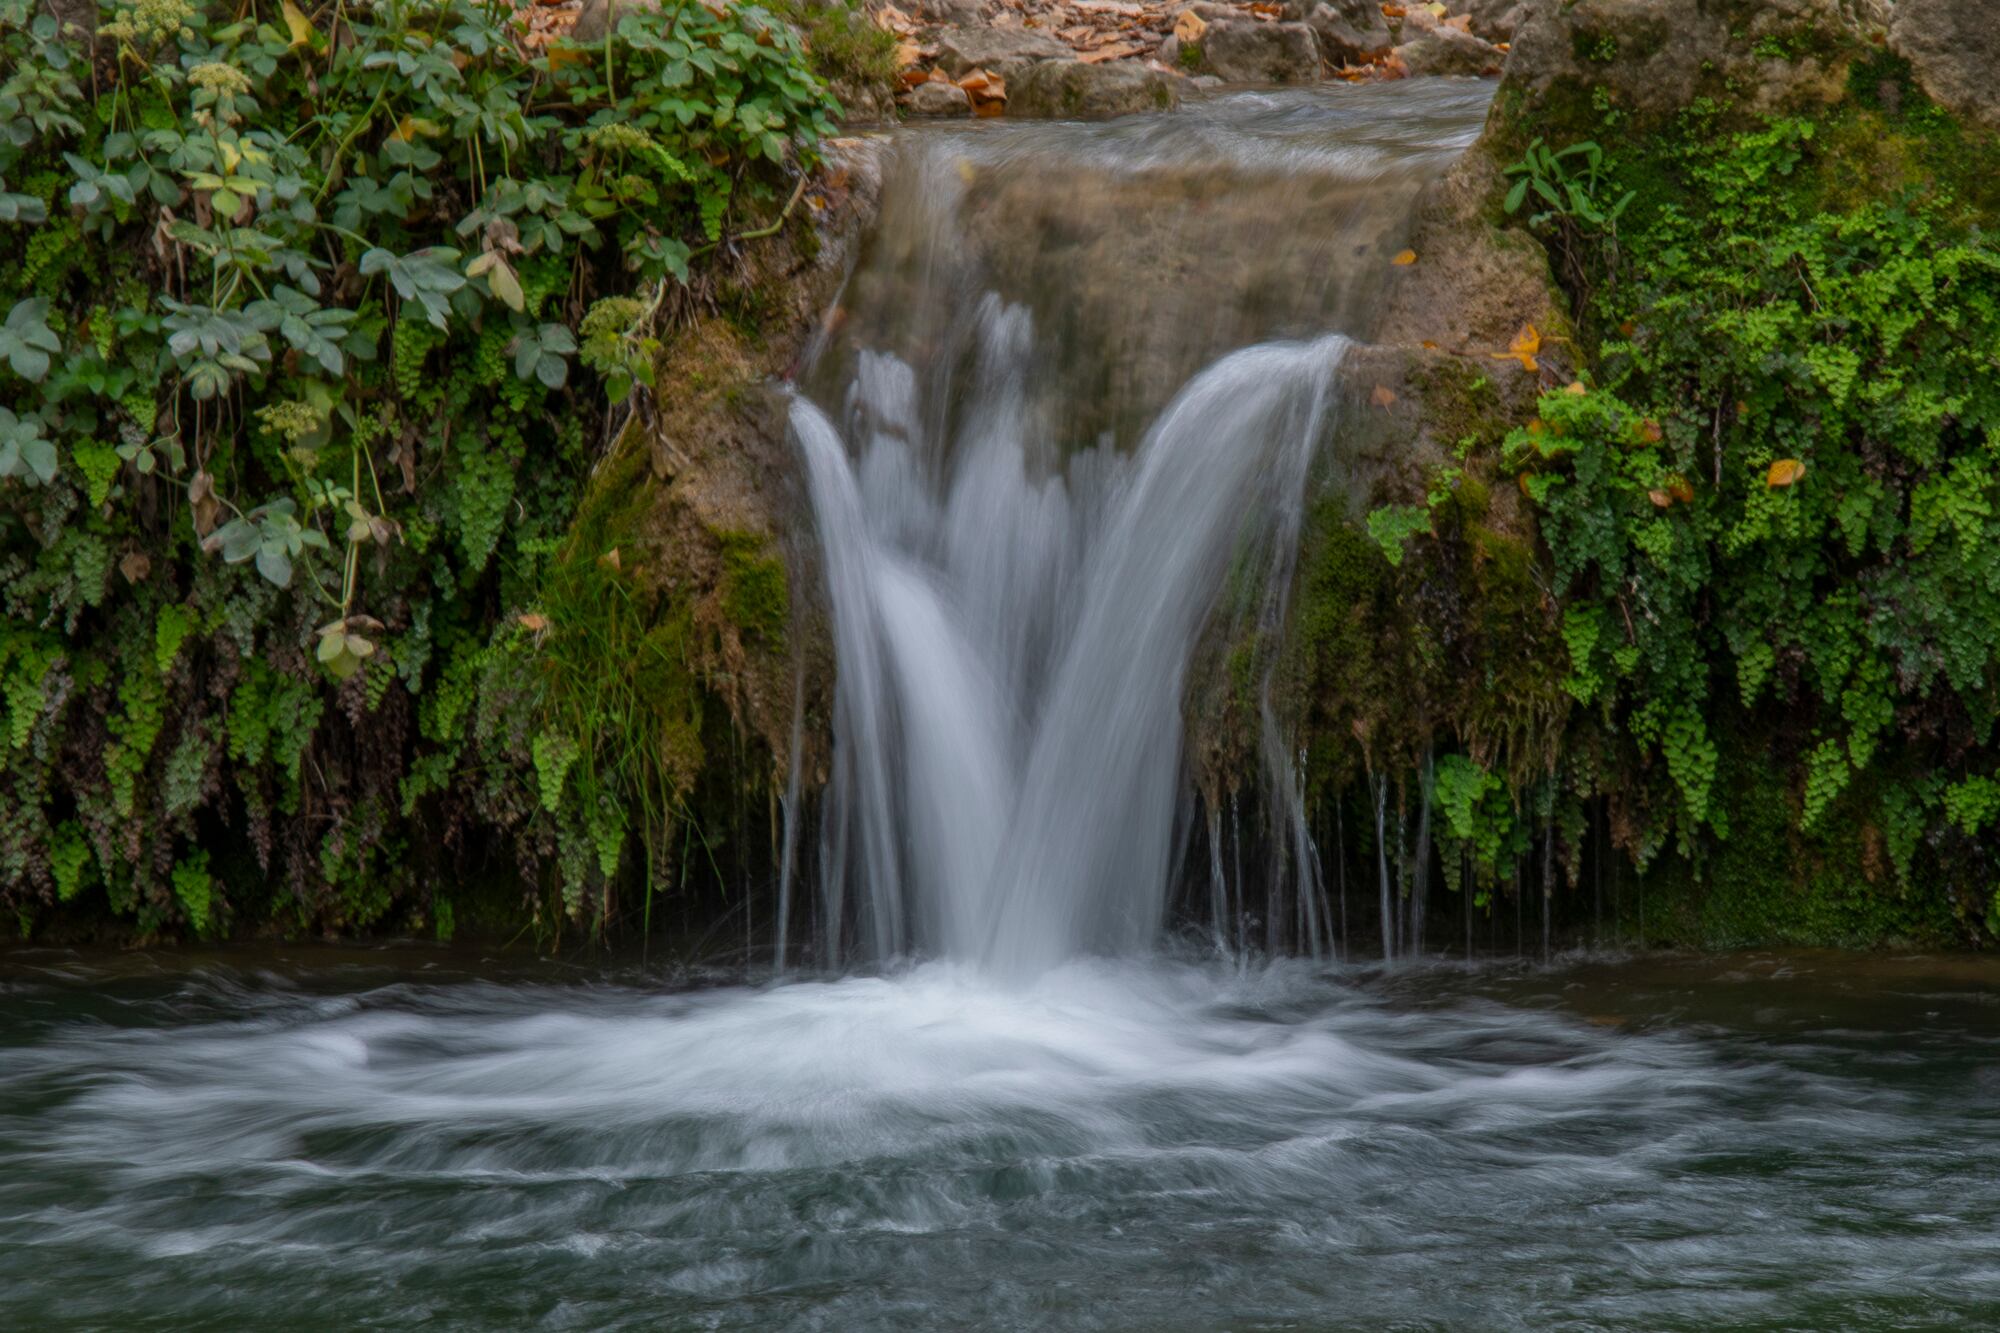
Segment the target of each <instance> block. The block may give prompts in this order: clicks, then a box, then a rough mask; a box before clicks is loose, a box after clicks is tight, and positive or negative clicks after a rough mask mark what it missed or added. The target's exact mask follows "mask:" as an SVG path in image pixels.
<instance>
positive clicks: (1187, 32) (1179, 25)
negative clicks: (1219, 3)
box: [1174, 9, 1208, 46]
mask: <svg viewBox="0 0 2000 1333" xmlns="http://www.w3.org/2000/svg"><path fill="white" fill-rule="evenodd" d="M1207 31H1208V20H1207V19H1205V18H1203V17H1202V16H1201V15H1199V14H1197V13H1195V12H1194V11H1193V10H1192V9H1188V10H1183V11H1182V12H1181V16H1180V17H1179V18H1177V19H1175V20H1174V36H1175V37H1178V38H1179V39H1180V41H1181V44H1182V45H1184V46H1185V45H1188V44H1190V43H1193V42H1198V41H1200V40H1201V35H1202V34H1203V33H1205V32H1207Z"/></svg>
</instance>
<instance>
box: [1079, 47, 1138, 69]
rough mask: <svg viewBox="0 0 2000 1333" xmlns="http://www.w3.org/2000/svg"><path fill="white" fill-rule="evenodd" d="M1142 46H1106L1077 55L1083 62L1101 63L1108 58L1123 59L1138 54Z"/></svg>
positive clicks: (1086, 63) (1088, 63) (1090, 63)
mask: <svg viewBox="0 0 2000 1333" xmlns="http://www.w3.org/2000/svg"><path fill="white" fill-rule="evenodd" d="M1140 50H1141V48H1140V47H1136V46H1105V47H1099V48H1098V49H1097V50H1095V51H1086V52H1084V53H1083V54H1082V55H1080V56H1078V57H1077V60H1078V62H1079V63H1081V64H1085V65H1101V64H1103V63H1104V62H1105V61H1107V60H1123V59H1124V58H1125V57H1126V56H1136V55H1138V54H1139V52H1140Z"/></svg>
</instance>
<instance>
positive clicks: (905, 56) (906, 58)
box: [896, 42, 924, 69]
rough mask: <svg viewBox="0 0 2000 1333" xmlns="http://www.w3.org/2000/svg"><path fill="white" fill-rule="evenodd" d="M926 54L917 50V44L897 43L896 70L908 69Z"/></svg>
mask: <svg viewBox="0 0 2000 1333" xmlns="http://www.w3.org/2000/svg"><path fill="white" fill-rule="evenodd" d="M923 56H924V53H923V52H922V51H920V50H918V49H917V44H916V43H915V42H898V43H896V68H897V69H908V68H909V67H910V66H912V65H914V64H916V63H917V62H918V61H919V60H921V59H923Z"/></svg>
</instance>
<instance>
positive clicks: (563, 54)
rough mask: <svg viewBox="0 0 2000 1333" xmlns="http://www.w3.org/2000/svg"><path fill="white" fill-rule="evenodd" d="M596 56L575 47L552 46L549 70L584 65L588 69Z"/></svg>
mask: <svg viewBox="0 0 2000 1333" xmlns="http://www.w3.org/2000/svg"><path fill="white" fill-rule="evenodd" d="M596 54H597V53H596V52H594V51H585V50H582V49H580V48H578V47H574V46H551V47H550V48H549V68H550V69H551V70H558V69H562V68H564V67H565V66H568V65H582V66H585V67H586V68H587V67H589V65H590V64H591V62H592V61H593V60H594V59H595V58H596Z"/></svg>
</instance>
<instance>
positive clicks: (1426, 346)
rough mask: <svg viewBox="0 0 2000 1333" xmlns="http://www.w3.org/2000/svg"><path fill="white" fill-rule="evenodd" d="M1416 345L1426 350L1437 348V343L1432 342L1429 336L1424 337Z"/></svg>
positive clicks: (1430, 350)
mask: <svg viewBox="0 0 2000 1333" xmlns="http://www.w3.org/2000/svg"><path fill="white" fill-rule="evenodd" d="M1417 345H1418V346H1419V347H1422V348H1423V349H1424V350H1425V351H1426V352H1435V351H1436V350H1437V349H1438V345H1437V344H1436V343H1434V342H1432V341H1431V340H1430V339H1429V338H1426V339H1424V340H1423V341H1422V342H1421V343H1419V344H1417Z"/></svg>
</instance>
